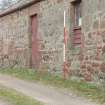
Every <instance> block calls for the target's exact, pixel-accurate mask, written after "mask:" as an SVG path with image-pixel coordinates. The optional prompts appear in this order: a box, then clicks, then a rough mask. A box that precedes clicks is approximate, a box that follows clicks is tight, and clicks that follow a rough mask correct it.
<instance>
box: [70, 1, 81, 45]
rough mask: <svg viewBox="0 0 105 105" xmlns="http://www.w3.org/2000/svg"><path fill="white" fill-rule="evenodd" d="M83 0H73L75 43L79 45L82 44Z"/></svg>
mask: <svg viewBox="0 0 105 105" xmlns="http://www.w3.org/2000/svg"><path fill="white" fill-rule="evenodd" d="M81 9H82V8H81V0H75V1H73V2H72V10H71V12H72V16H71V17H72V21H73V22H72V23H73V35H72V36H73V41H72V42H73V45H74V46H77V45H80V44H81V25H82V11H81Z"/></svg>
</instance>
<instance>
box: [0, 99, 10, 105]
mask: <svg viewBox="0 0 105 105" xmlns="http://www.w3.org/2000/svg"><path fill="white" fill-rule="evenodd" d="M0 105H10V104H8V103H7V102H5V101H1V100H0Z"/></svg>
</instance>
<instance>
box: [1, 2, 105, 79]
mask: <svg viewBox="0 0 105 105" xmlns="http://www.w3.org/2000/svg"><path fill="white" fill-rule="evenodd" d="M64 10H65V11H66V33H67V35H68V38H67V40H68V42H67V50H66V60H67V61H68V66H69V74H70V75H75V76H79V77H84V78H85V79H86V80H91V79H92V78H93V77H94V76H93V74H94V73H99V72H105V0H27V1H26V0H22V1H21V2H19V3H17V4H16V5H13V6H11V7H9V8H8V9H6V10H4V11H2V12H1V13H0V67H22V68H36V69H39V68H40V69H42V70H48V71H50V72H52V73H56V74H61V73H62V65H63V42H64V28H63V27H64V26H63V23H64Z"/></svg>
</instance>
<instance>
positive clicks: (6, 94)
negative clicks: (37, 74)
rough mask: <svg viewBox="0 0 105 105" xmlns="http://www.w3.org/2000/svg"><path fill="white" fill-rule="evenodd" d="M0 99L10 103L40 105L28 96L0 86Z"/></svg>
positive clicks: (13, 104) (15, 104) (12, 104)
mask: <svg viewBox="0 0 105 105" xmlns="http://www.w3.org/2000/svg"><path fill="white" fill-rule="evenodd" d="M0 99H2V100H6V102H9V103H10V104H11V105H42V104H41V103H39V102H37V101H35V100H34V99H31V98H30V97H28V96H24V95H23V94H21V93H19V92H16V91H15V90H12V89H7V88H5V87H0Z"/></svg>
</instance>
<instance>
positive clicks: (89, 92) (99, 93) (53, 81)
mask: <svg viewBox="0 0 105 105" xmlns="http://www.w3.org/2000/svg"><path fill="white" fill-rule="evenodd" d="M0 73H2V74H8V75H11V76H15V77H18V78H20V79H24V80H30V81H38V82H41V83H44V84H47V85H52V86H55V87H60V88H66V89H70V90H73V91H74V92H76V93H77V94H79V95H81V96H85V97H87V98H89V99H93V100H94V101H97V102H99V103H101V104H102V105H104V104H105V92H104V91H103V90H102V89H100V88H98V87H97V86H96V85H94V84H91V83H86V82H83V81H82V82H77V81H73V80H63V79H62V78H60V77H58V76H52V75H50V74H43V73H37V72H35V71H34V70H26V69H5V70H4V69H3V70H0ZM16 105H17V104H16ZM18 105H20V104H18ZM22 105H31V104H22Z"/></svg>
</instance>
